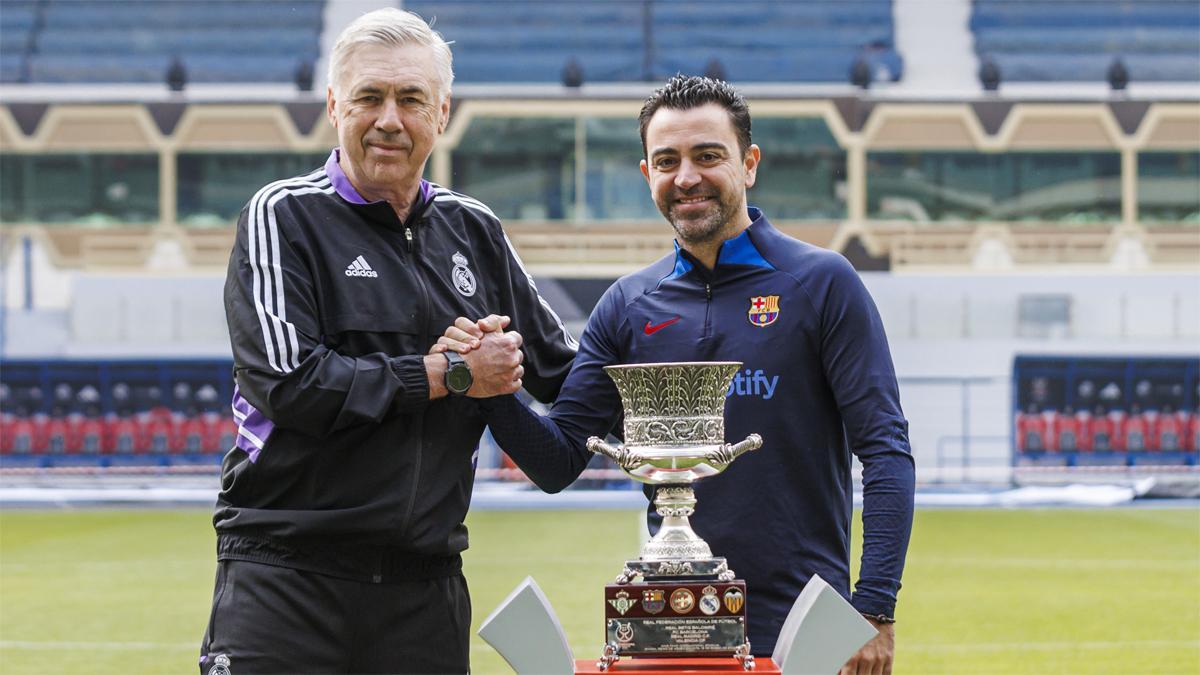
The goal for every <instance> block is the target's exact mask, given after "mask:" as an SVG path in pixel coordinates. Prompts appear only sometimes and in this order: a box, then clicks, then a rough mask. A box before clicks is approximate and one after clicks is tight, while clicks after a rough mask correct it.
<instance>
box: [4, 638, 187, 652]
mask: <svg viewBox="0 0 1200 675" xmlns="http://www.w3.org/2000/svg"><path fill="white" fill-rule="evenodd" d="M0 649H30V650H38V649H55V650H72V649H74V650H95V649H104V650H108V651H133V650H139V649H195V650H196V651H197V653H199V651H200V641H199V640H197V641H195V642H78V641H42V640H0Z"/></svg>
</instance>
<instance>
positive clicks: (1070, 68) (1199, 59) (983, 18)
mask: <svg viewBox="0 0 1200 675" xmlns="http://www.w3.org/2000/svg"><path fill="white" fill-rule="evenodd" d="M971 28H972V30H974V32H975V51H976V52H977V53H978V54H979V55H980V56H983V57H989V58H992V59H993V60H995V62H996V63H997V65H999V66H1000V71H1001V74H1002V77H1003V79H1005V80H1008V81H1017V82H1029V81H1103V80H1104V79H1105V76H1106V73H1107V70H1108V67H1109V64H1111V63H1112V61H1113V59H1114V58H1116V57H1118V56H1119V57H1120V58H1121V59H1122V60H1123V61H1124V62H1125V65H1126V66H1127V67H1128V69H1129V74H1130V78H1131V79H1132V80H1133V81H1135V82H1136V81H1141V82H1146V81H1182V82H1200V5H1197V3H1196V2H1195V0H1145V1H1139V2H1130V1H1123V0H1064V1H1060V2H1052V3H1047V2H1033V1H1030V0H976V2H975V4H974V12H973V15H972V17H971Z"/></svg>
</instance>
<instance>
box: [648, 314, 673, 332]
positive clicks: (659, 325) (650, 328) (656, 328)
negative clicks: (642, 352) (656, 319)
mask: <svg viewBox="0 0 1200 675" xmlns="http://www.w3.org/2000/svg"><path fill="white" fill-rule="evenodd" d="M678 320H679V317H675V318H674V319H669V320H667V321H664V322H662V323H657V324H654V325H651V324H650V322H649V321H647V322H646V327H645V328H644V329H643V330H645V331H646V335H654V334H655V333H657V332H658V331H660V330H662V329H664V328H666V327H667V326H670V325H671V324H673V323H675V322H676V321H678Z"/></svg>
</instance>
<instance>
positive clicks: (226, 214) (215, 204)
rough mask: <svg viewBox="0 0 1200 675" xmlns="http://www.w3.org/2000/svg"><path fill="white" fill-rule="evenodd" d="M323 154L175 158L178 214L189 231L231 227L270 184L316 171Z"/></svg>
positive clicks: (258, 154)
mask: <svg viewBox="0 0 1200 675" xmlns="http://www.w3.org/2000/svg"><path fill="white" fill-rule="evenodd" d="M328 157H329V153H327V152H319V153H303V152H301V153H290V152H284V153H245V152H227V153H183V154H180V155H179V156H178V157H177V158H176V168H177V170H176V184H177V187H176V190H177V192H176V200H177V201H176V211H177V214H178V219H179V222H180V223H181V224H184V225H188V226H190V227H226V226H229V225H232V224H234V223H236V222H237V217H238V213H240V212H241V210H242V207H243V206H245V205H246V202H248V201H250V198H251V197H253V196H254V193H255V192H257V191H258V190H259V189H260V188H262V187H263V186H264V185H267V184H268V183H271V182H273V181H277V180H280V179H283V178H290V177H292V176H300V175H303V174H306V173H309V172H311V171H314V170H316V169H318V168H320V167H321V166H323V165H324V164H325V160H326V159H327V158H328Z"/></svg>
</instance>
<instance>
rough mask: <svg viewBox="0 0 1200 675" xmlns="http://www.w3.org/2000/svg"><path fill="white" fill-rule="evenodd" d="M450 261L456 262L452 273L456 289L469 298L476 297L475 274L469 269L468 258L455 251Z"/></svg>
mask: <svg viewBox="0 0 1200 675" xmlns="http://www.w3.org/2000/svg"><path fill="white" fill-rule="evenodd" d="M450 260H452V261H454V269H453V270H451V271H450V278H451V280H453V281H454V288H455V289H457V290H458V292H459V293H462V294H463V295H464V296H466V297H468V298H469V297H471V296H472V295H475V274H474V273H473V272H472V271H471V269H470V268H469V267H467V257H466V256H465V255H463V254H462V253H459V252H458V251H455V252H454V255H453V256H451V257H450Z"/></svg>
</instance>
